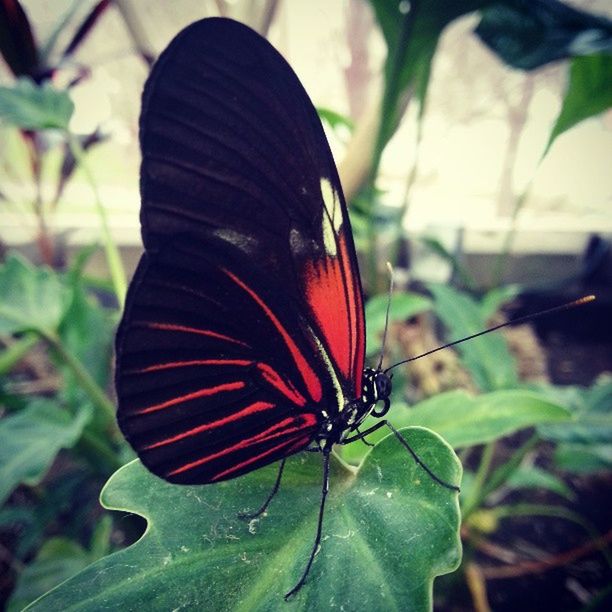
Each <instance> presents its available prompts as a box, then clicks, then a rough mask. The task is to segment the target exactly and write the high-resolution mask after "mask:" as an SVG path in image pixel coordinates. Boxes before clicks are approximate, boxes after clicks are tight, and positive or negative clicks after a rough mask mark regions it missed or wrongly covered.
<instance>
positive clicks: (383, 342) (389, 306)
mask: <svg viewBox="0 0 612 612" xmlns="http://www.w3.org/2000/svg"><path fill="white" fill-rule="evenodd" d="M387 270H388V272H389V294H388V296H387V314H386V315H385V331H384V332H383V341H382V348H381V349H380V359H379V360H378V366H377V367H376V369H377V370H380V369H381V367H382V362H383V357H384V356H385V346H386V345H387V330H388V329H389V312H390V310H391V296H392V295H393V286H394V278H393V266H392V265H391V263H390V262H387Z"/></svg>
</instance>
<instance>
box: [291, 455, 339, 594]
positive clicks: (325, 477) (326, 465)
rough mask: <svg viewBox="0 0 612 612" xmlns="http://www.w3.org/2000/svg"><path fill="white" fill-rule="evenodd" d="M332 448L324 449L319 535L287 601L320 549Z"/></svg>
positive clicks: (299, 586)
mask: <svg viewBox="0 0 612 612" xmlns="http://www.w3.org/2000/svg"><path fill="white" fill-rule="evenodd" d="M330 450H331V449H329V450H324V451H323V487H322V489H321V505H320V506H319V520H318V523H317V535H316V537H315V541H314V545H313V547H312V550H311V552H310V557H309V558H308V563H307V564H306V568H305V569H304V572H303V574H302V577H301V578H300V579H299V580H298V582H297V584H296V585H295V586H294V587H293V588H292V589H291V590H290V591H289V592H288V593H286V594H285V601H287V600H288V599H289V598H290V597H292V596H293V595H295V594H296V593H297V592H298V591H299V590H300V589H301V588H302V587H303V586H304V583H305V582H306V577H307V576H308V572H310V566H311V565H312V562H313V561H314V558H315V555H316V554H317V551H318V550H319V545H320V544H321V530H322V528H323V514H324V512H325V499H326V498H327V492H328V491H329V453H330Z"/></svg>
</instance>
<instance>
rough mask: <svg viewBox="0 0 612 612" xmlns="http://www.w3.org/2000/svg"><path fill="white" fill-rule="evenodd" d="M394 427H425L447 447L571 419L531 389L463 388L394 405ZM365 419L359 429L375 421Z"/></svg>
mask: <svg viewBox="0 0 612 612" xmlns="http://www.w3.org/2000/svg"><path fill="white" fill-rule="evenodd" d="M388 418H389V420H390V421H391V422H392V423H393V425H395V427H408V426H420V427H427V428H428V429H431V430H433V431H435V432H436V433H438V434H440V435H441V436H442V437H443V438H444V439H445V440H447V441H448V443H449V444H450V445H451V446H452V447H453V448H464V447H466V446H473V445H475V444H484V443H486V442H491V441H492V440H497V439H498V438H502V437H504V436H507V435H510V434H512V433H514V432H516V431H519V430H520V429H524V428H525V427H532V426H533V425H537V424H538V423H548V422H554V421H565V420H568V419H570V418H571V415H570V412H569V411H568V410H567V408H565V407H563V406H562V405H560V404H557V403H555V402H553V401H551V400H549V399H548V398H546V397H544V396H543V395H537V394H536V393H534V392H533V391H521V390H507V391H495V392H493V393H487V394H484V395H479V396H476V397H474V396H472V395H469V394H468V393H466V392H465V391H449V392H447V393H440V394H438V395H436V396H434V397H431V398H429V399H426V400H424V401H422V402H420V403H418V404H416V405H415V406H413V407H412V408H409V407H408V406H402V405H401V404H395V405H394V406H393V408H392V409H391V412H390V413H389V417H388ZM375 422H376V421H375V419H373V418H371V417H370V418H368V419H366V421H365V423H364V424H363V426H362V427H361V429H362V430H365V429H367V427H368V426H371V425H373V424H374V423H375ZM382 436H384V431H381V430H378V431H377V432H374V433H373V434H371V435H369V436H368V442H371V443H374V442H376V441H378V440H380V438H381V437H382ZM363 454H364V448H363V447H361V446H358V445H356V444H351V445H349V446H347V447H346V449H344V452H343V453H342V457H343V458H344V459H345V461H349V462H351V463H357V462H359V460H360V458H361V457H362V456H363Z"/></svg>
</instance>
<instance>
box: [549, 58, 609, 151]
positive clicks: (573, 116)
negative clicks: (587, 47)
mask: <svg viewBox="0 0 612 612" xmlns="http://www.w3.org/2000/svg"><path fill="white" fill-rule="evenodd" d="M610 106H612V54H610V53H599V54H596V55H587V56H585V57H577V58H575V59H574V60H572V63H571V66H570V76H569V84H568V88H567V92H566V94H565V98H564V99H563V106H562V108H561V112H560V113H559V116H558V117H557V121H556V122H555V125H554V126H553V129H552V132H551V134H550V137H549V139H548V143H547V145H546V149H545V150H544V153H543V155H542V157H544V155H546V153H547V152H548V150H549V149H550V147H551V146H552V144H553V142H554V141H555V140H556V139H557V137H558V136H560V135H561V134H563V132H566V131H567V130H569V129H570V128H572V127H574V126H575V125H576V124H578V123H580V122H581V121H584V120H585V119H588V118H589V117H594V116H595V115H599V114H600V113H603V112H604V111H605V110H607V109H608V108H610Z"/></svg>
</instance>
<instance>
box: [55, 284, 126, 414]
mask: <svg viewBox="0 0 612 612" xmlns="http://www.w3.org/2000/svg"><path fill="white" fill-rule="evenodd" d="M114 333H115V320H114V317H113V316H112V315H111V314H110V312H109V311H108V310H107V309H106V308H104V307H102V306H101V305H100V304H99V303H98V301H97V299H96V298H94V297H93V296H91V295H88V294H87V293H86V292H85V290H84V289H83V287H82V286H81V285H80V284H77V285H75V286H74V287H73V295H72V302H71V303H70V306H69V308H68V309H67V311H66V314H65V315H64V318H63V320H62V322H61V325H60V327H59V336H60V338H61V340H62V342H63V344H64V346H65V348H66V349H67V350H68V351H69V352H70V353H71V354H72V355H73V356H74V357H75V358H76V359H77V360H78V361H79V362H80V363H81V364H83V366H84V367H85V368H86V369H87V371H88V372H89V374H91V376H92V378H93V379H94V380H95V381H96V382H97V383H98V385H99V386H100V387H102V388H106V386H107V385H108V379H109V375H110V372H111V369H112V368H111V359H112V354H113V339H114ZM65 382H66V384H67V385H68V386H69V387H70V388H71V389H72V391H71V392H70V393H69V395H70V396H71V398H72V401H71V405H75V404H74V401H75V399H76V400H77V401H78V400H82V399H83V398H84V396H83V393H82V390H80V385H79V383H78V381H77V380H75V377H74V375H73V374H72V373H70V371H68V369H66V376H65ZM75 394H76V395H75Z"/></svg>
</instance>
